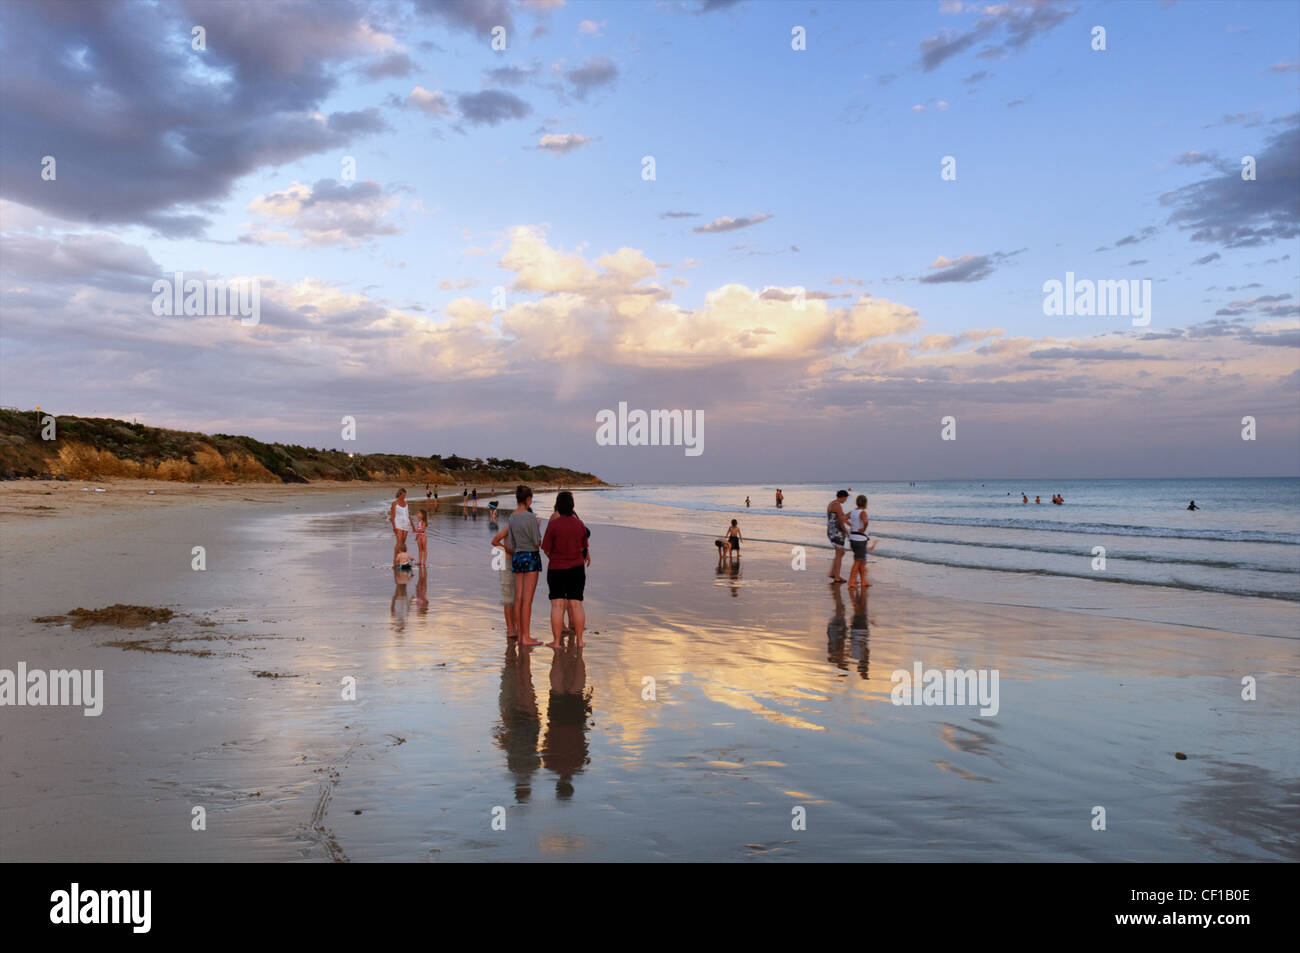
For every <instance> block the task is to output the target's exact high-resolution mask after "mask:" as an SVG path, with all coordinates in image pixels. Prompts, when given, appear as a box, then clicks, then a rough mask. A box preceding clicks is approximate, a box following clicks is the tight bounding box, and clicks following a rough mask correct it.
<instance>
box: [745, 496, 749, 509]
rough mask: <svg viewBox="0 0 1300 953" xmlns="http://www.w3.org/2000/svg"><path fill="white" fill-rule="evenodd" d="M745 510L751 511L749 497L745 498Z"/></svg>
mask: <svg viewBox="0 0 1300 953" xmlns="http://www.w3.org/2000/svg"><path fill="white" fill-rule="evenodd" d="M745 509H749V497H745Z"/></svg>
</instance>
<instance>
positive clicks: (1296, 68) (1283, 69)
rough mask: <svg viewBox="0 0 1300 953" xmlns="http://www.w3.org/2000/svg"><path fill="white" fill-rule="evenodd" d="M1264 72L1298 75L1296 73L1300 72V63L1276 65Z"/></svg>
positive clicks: (1293, 61)
mask: <svg viewBox="0 0 1300 953" xmlns="http://www.w3.org/2000/svg"><path fill="white" fill-rule="evenodd" d="M1264 72H1265V73H1296V72H1300V63H1297V62H1296V61H1295V60H1291V61H1290V62H1280V63H1274V64H1273V65H1272V66H1270V67H1269V68H1268V69H1266V70H1264Z"/></svg>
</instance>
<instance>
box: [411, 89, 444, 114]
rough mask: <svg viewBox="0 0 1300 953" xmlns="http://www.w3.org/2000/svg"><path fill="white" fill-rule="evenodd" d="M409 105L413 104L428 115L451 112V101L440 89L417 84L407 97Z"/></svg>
mask: <svg viewBox="0 0 1300 953" xmlns="http://www.w3.org/2000/svg"><path fill="white" fill-rule="evenodd" d="M406 102H407V105H409V106H412V107H414V108H416V109H418V110H420V112H422V113H424V114H425V115H426V116H446V115H449V114H450V113H451V103H450V102H448V101H447V97H446V96H444V95H443V94H442V93H441V92H440V91H437V90H433V91H430V90H427V89H425V88H424V87H423V86H417V87H415V88H414V89H413V90H411V92H410V95H409V96H407V97H406Z"/></svg>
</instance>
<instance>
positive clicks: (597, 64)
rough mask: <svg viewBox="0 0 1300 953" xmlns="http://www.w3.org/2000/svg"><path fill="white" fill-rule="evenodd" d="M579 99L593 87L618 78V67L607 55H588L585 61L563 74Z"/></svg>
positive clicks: (607, 84)
mask: <svg viewBox="0 0 1300 953" xmlns="http://www.w3.org/2000/svg"><path fill="white" fill-rule="evenodd" d="M564 78H565V79H566V80H567V81H568V83H569V85H570V86H571V87H572V89H573V94H574V95H575V96H577V97H578V98H579V99H586V98H587V94H588V93H589V92H591V91H592V90H593V89H599V88H600V87H602V86H609V85H611V84H612V83H613V82H614V81H615V80H617V79H618V67H617V66H615V65H614V61H613V60H611V59H610V58H609V57H607V56H589V57H587V59H586V61H585V62H584V63H583V64H582V65H581V66H578V67H575V68H574V69H571V70H568V71H567V72H566V73H565V74H564Z"/></svg>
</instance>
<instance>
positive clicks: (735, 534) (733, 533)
mask: <svg viewBox="0 0 1300 953" xmlns="http://www.w3.org/2000/svg"><path fill="white" fill-rule="evenodd" d="M725 539H726V540H727V544H728V545H729V546H730V547H731V558H732V559H739V558H740V540H741V535H740V527H739V526H738V525H737V524H736V521H735V520H732V521H731V525H730V526H728V527H727V529H726V532H725Z"/></svg>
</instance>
